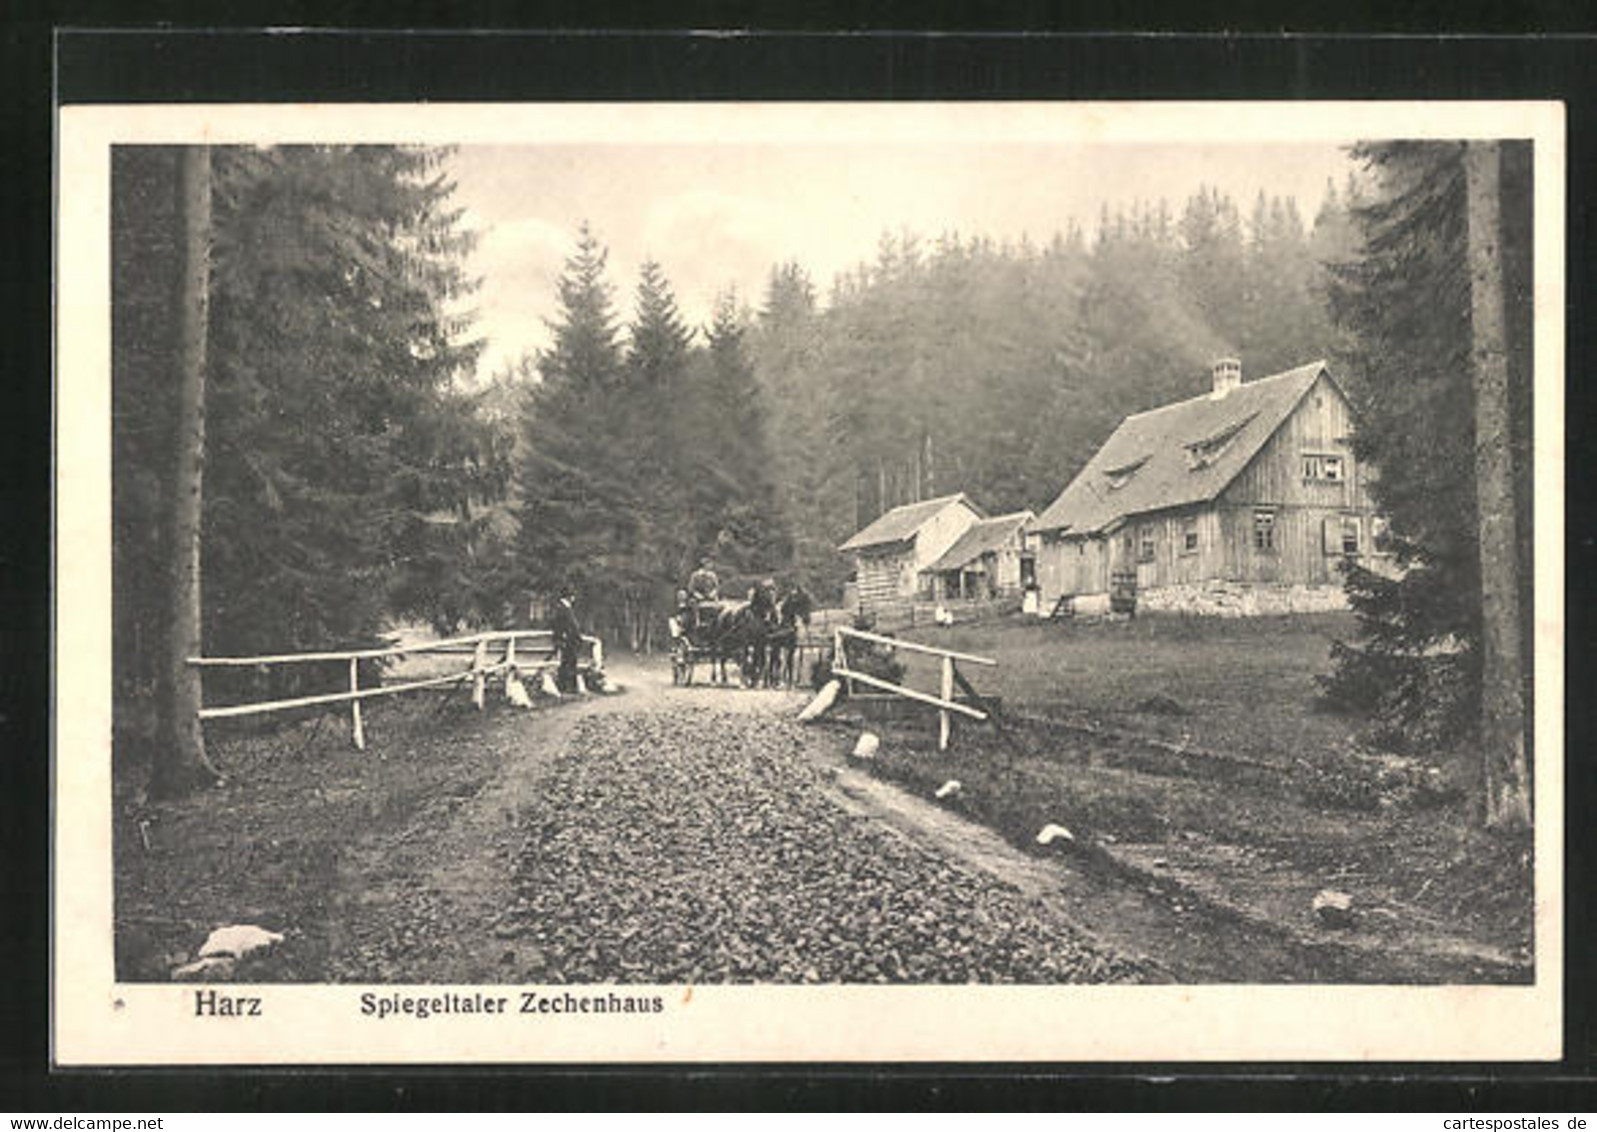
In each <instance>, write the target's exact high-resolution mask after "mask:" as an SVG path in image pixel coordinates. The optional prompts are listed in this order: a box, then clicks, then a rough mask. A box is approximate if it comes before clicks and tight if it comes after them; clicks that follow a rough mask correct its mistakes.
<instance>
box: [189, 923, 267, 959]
mask: <svg viewBox="0 0 1597 1132" xmlns="http://www.w3.org/2000/svg"><path fill="white" fill-rule="evenodd" d="M282 942H283V933H282V932H269V931H267V930H266V929H265V928H258V927H256V926H255V925H254V924H232V925H230V926H228V927H225V928H217V929H216V930H215V931H214V932H212V933H211V934H210V935H209V936H207V937H206V939H205V944H204V946H202V947H201V948H200V958H201V959H204V958H206V957H207V956H211V955H231V956H233V957H235V958H238V959H242V958H244V956H246V955H249V954H251V953H252V952H256V951H260V950H261V949H262V948H266V947H272V946H274V945H276V944H279V943H282Z"/></svg>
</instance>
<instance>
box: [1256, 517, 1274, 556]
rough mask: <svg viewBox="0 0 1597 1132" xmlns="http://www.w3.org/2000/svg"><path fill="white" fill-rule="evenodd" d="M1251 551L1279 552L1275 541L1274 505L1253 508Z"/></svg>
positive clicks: (1261, 552)
mask: <svg viewBox="0 0 1597 1132" xmlns="http://www.w3.org/2000/svg"><path fill="white" fill-rule="evenodd" d="M1261 536H1262V538H1261ZM1253 552H1254V553H1255V554H1278V553H1280V551H1279V549H1278V548H1277V546H1276V541H1275V508H1274V507H1255V508H1254V509H1253Z"/></svg>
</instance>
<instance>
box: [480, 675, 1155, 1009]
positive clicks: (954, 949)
mask: <svg viewBox="0 0 1597 1132" xmlns="http://www.w3.org/2000/svg"><path fill="white" fill-rule="evenodd" d="M715 697H723V699H722V700H721V702H720V704H719V705H718V704H717V702H716V699H715ZM791 705H792V698H791V697H785V696H777V697H773V696H771V695H770V694H768V693H748V692H738V691H720V692H708V693H707V692H703V691H700V692H697V693H695V692H691V691H685V692H681V693H675V694H673V693H672V692H671V691H669V690H667V691H666V692H664V693H658V692H656V693H652V694H646V695H644V696H643V697H641V698H640V700H639V701H638V702H636V703H635V704H632V705H626V706H627V707H630V708H632V709H634V710H625V709H622V710H610V711H605V712H602V713H595V714H591V715H588V716H587V717H586V718H584V719H582V720H580V721H579V722H578V723H577V724H576V726H575V727H574V728H573V730H572V731H571V733H570V735H569V737H568V738H567V740H566V742H565V743H564V744H563V749H562V750H561V751H560V752H559V754H558V755H557V757H556V758H555V759H554V760H553V761H552V763H550V764H549V765H548V767H547V769H546V773H545V777H544V778H543V779H542V781H541V782H540V783H539V788H538V797H537V804H536V805H535V806H532V807H527V808H526V809H524V810H523V813H524V814H525V815H526V817H525V824H524V825H523V826H522V828H521V829H520V830H519V831H518V832H519V834H520V835H522V836H523V837H524V842H523V844H522V845H521V847H520V850H519V854H518V855H517V861H516V866H515V870H514V876H513V879H512V884H513V888H514V892H515V896H514V898H513V901H512V903H511V904H510V906H509V907H508V909H507V910H506V911H505V912H504V913H503V914H502V915H501V916H500V917H499V919H498V920H497V922H496V924H495V926H494V929H493V931H494V934H495V936H496V937H497V938H499V939H502V940H506V941H514V942H515V945H516V960H515V966H516V967H517V968H518V970H517V972H516V973H517V975H518V977H520V978H522V979H524V980H529V981H531V980H543V981H552V982H560V981H565V982H582V983H589V982H597V983H602V982H610V981H614V982H622V983H626V982H689V983H693V982H701V983H702V982H711V983H739V982H761V983H832V982H846V983H900V982H910V983H965V982H984V983H985V982H1022V983H1061V982H1109V981H1126V980H1133V979H1135V978H1136V977H1137V974H1138V969H1137V967H1136V965H1135V964H1133V963H1131V962H1129V961H1127V960H1125V959H1123V958H1120V957H1118V956H1115V955H1113V954H1110V953H1108V952H1107V951H1106V950H1105V949H1103V948H1102V947H1101V946H1098V945H1094V944H1092V943H1089V942H1088V941H1085V940H1083V939H1081V938H1079V936H1077V935H1075V934H1074V933H1072V932H1071V930H1070V929H1069V927H1068V925H1065V924H1062V923H1060V922H1057V921H1056V920H1054V919H1052V918H1050V917H1049V916H1048V914H1047V913H1046V912H1045V911H1044V910H1043V909H1041V908H1038V907H1037V906H1035V904H1034V903H1033V902H1032V901H1029V900H1028V899H1027V898H1025V897H1023V896H1022V895H1021V893H1020V892H1018V891H1017V890H1015V889H1014V888H1013V887H1011V886H1008V885H1006V884H1004V883H1003V882H1002V881H1000V880H998V879H997V878H995V877H992V876H988V875H984V874H981V873H979V872H976V871H972V870H970V869H969V868H967V867H965V866H963V865H959V864H955V863H954V862H953V861H951V860H950V859H948V858H947V857H946V856H945V855H943V854H941V853H939V852H937V851H936V849H935V848H934V847H930V846H925V845H921V844H917V843H915V842H913V841H912V840H910V839H907V838H906V837H905V836H904V835H903V834H901V833H898V832H895V831H894V830H892V829H889V828H887V827H886V826H884V825H882V824H881V823H879V822H877V821H874V820H873V819H872V818H871V817H870V815H868V814H861V813H859V812H858V810H857V809H855V810H854V811H853V812H851V811H850V810H849V809H848V808H845V807H844V806H843V805H840V804H839V798H838V795H837V791H836V788H835V786H834V784H833V779H834V777H835V773H836V769H835V759H832V758H830V757H829V756H830V754H831V749H832V748H834V747H837V746H839V745H841V744H842V743H843V742H845V740H844V739H843V738H842V737H841V736H839V735H838V734H837V733H836V732H835V731H831V732H828V731H816V730H814V729H806V728H803V727H801V726H800V725H798V724H796V723H794V722H792V721H791V711H790V710H789V709H790V708H791Z"/></svg>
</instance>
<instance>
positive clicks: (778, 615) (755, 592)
mask: <svg viewBox="0 0 1597 1132" xmlns="http://www.w3.org/2000/svg"><path fill="white" fill-rule="evenodd" d="M811 609H812V603H811V601H810V597H809V594H807V593H805V592H804V589H803V588H802V587H799V586H794V587H792V588H790V589H789V590H788V591H787V592H786V593H784V594H782V595H781V596H780V597H778V596H777V593H776V589H775V586H774V585H771V584H769V583H766V584H763V585H760V586H756V587H754V588H753V589H752V590H751V591H750V593H749V597H748V599H747V600H744V601H724V600H721V599H710V600H703V599H695V598H694V597H693V596H692V595H690V594H689V593H688V591H686V590H681V591H678V593H677V602H676V610H675V612H674V613H673V615H672V617H671V618H670V628H671V682H672V683H673V684H679V685H687V684H691V683H693V679H694V670H695V668H696V666H697V665H699V664H702V663H708V664H709V665H710V675H711V680H712V681H715V682H717V683H721V684H725V683H727V682H728V681H727V674H726V668H727V662H729V661H730V662H733V663H735V664H736V665H737V668H738V677H739V679H740V681H741V682H742V684H743V686H744V687H745V688H755V687H759V686H760V685H761V684H764V685H765V686H766V687H768V688H775V687H780V686H783V685H791V684H792V683H793V682H794V679H795V676H796V672H795V669H796V667H797V665H796V663H795V657H796V655H797V652H798V637H799V625H800V624H805V625H807V624H809V620H810V612H811Z"/></svg>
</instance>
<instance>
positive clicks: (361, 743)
mask: <svg viewBox="0 0 1597 1132" xmlns="http://www.w3.org/2000/svg"><path fill="white" fill-rule="evenodd" d="M349 690H350V691H351V692H358V691H360V661H359V659H357V658H356V657H353V656H352V657H350V658H349ZM349 717H350V720H351V722H352V723H353V724H354V727H353V730H352V732H351V734H352V737H353V738H354V740H355V749H356V750H357V751H364V750H365V749H366V729H365V728H364V727H362V726H361V721H360V701H359V700H350V701H349Z"/></svg>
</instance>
